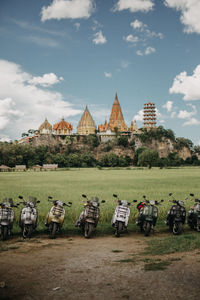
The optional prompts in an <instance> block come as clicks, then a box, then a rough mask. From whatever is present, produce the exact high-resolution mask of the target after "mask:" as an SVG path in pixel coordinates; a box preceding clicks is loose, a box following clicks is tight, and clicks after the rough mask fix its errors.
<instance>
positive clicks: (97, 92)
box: [0, 0, 200, 145]
mask: <svg viewBox="0 0 200 300" xmlns="http://www.w3.org/2000/svg"><path fill="white" fill-rule="evenodd" d="M198 12H200V1H199V0H18V1H16V0H1V1H0V41H1V47H0V140H2V141H4V140H9V139H18V138H20V136H21V133H22V132H26V131H27V130H28V129H30V128H33V129H37V128H38V127H39V126H40V124H41V123H42V122H43V120H44V118H45V117H47V118H48V120H49V121H50V122H51V123H52V124H54V123H56V122H58V121H59V120H60V119H61V118H62V117H65V119H66V120H67V121H68V122H71V123H72V124H73V126H74V131H76V126H77V123H78V121H79V119H80V117H81V114H82V112H83V110H84V108H85V105H86V104H87V105H88V107H89V110H90V112H91V113H92V116H93V118H94V120H95V122H96V124H97V125H98V124H101V123H102V122H104V121H105V119H108V118H109V115H110V111H111V107H112V103H113V100H114V97H115V93H116V92H117V93H118V98H119V101H120V104H121V107H122V111H123V114H124V118H125V121H126V123H127V125H129V124H130V122H131V121H132V120H133V119H136V120H137V122H138V125H139V126H142V121H141V120H142V108H143V105H144V103H145V102H149V101H151V102H154V103H155V104H156V107H157V109H158V121H157V124H158V125H163V126H164V127H165V128H171V129H172V130H174V132H175V134H176V136H183V137H186V138H190V139H191V140H192V141H193V142H194V143H195V144H196V145H197V144H200V134H199V129H200V116H199V111H200V51H199V50H200V18H199V14H198Z"/></svg>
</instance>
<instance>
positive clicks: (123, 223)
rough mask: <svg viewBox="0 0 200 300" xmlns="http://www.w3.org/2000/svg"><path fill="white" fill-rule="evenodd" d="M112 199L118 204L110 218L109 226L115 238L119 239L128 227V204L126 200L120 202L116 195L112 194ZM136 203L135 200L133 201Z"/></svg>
mask: <svg viewBox="0 0 200 300" xmlns="http://www.w3.org/2000/svg"><path fill="white" fill-rule="evenodd" d="M113 197H115V198H117V200H116V202H118V205H117V207H116V208H115V212H114V214H113V217H112V221H111V224H112V226H113V227H114V228H115V236H116V237H120V234H121V233H122V231H123V230H124V229H126V228H127V226H128V221H129V216H130V208H129V206H130V205H131V203H130V202H128V201H126V200H120V199H119V198H118V196H117V195H116V194H113ZM133 201H134V202H137V200H133Z"/></svg>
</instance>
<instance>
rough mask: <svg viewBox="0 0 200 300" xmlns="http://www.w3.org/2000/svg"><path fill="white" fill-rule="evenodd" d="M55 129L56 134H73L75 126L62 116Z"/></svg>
mask: <svg viewBox="0 0 200 300" xmlns="http://www.w3.org/2000/svg"><path fill="white" fill-rule="evenodd" d="M53 129H54V132H55V134H56V135H71V132H72V130H73V126H72V125H71V124H70V123H68V122H66V121H65V120H64V118H62V120H61V121H60V122H59V123H57V124H54V126H53Z"/></svg>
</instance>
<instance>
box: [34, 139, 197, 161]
mask: <svg viewBox="0 0 200 300" xmlns="http://www.w3.org/2000/svg"><path fill="white" fill-rule="evenodd" d="M71 139H72V140H70V138H68V140H67V139H66V138H62V137H59V136H55V135H52V134H48V135H40V136H38V137H35V138H34V139H33V140H32V142H31V145H32V146H33V147H38V146H48V147H50V148H51V147H52V148H53V147H58V146H61V147H62V149H63V150H65V149H67V147H68V146H69V145H70V148H71V150H72V151H74V152H76V151H79V152H81V153H84V152H90V153H91V154H92V155H93V156H94V157H95V158H96V159H99V157H101V156H102V155H104V154H106V153H110V152H113V153H115V154H116V155H118V156H121V155H122V156H123V157H125V156H126V155H128V156H130V157H131V158H134V153H135V151H136V150H137V149H138V148H140V147H147V148H150V149H154V150H156V151H157V152H158V154H159V157H160V158H165V157H168V155H169V153H171V152H176V153H178V155H179V157H180V158H182V159H184V160H186V159H187V158H188V157H191V156H192V154H191V151H190V149H189V148H187V147H185V146H184V147H183V148H182V149H180V150H177V149H175V147H174V144H173V142H172V141H171V140H170V139H163V140H162V141H158V140H155V139H152V141H151V142H150V143H142V142H141V140H140V139H139V137H138V136H134V137H133V138H132V139H133V140H134V142H135V147H134V148H132V147H130V146H128V147H122V146H118V145H117V143H116V139H112V140H111V141H110V143H109V146H110V149H106V145H105V143H100V144H99V146H97V147H93V146H92V145H91V144H89V143H88V142H87V138H86V137H84V136H82V137H79V139H78V138H77V136H72V137H71Z"/></svg>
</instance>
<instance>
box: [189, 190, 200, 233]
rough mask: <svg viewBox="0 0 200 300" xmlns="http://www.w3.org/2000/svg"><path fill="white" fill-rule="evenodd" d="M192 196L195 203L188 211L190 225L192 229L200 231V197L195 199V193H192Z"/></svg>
mask: <svg viewBox="0 0 200 300" xmlns="http://www.w3.org/2000/svg"><path fill="white" fill-rule="evenodd" d="M190 196H191V197H192V198H193V199H192V200H193V201H195V204H194V205H193V206H192V207H191V208H190V210H189V211H188V218H187V221H188V225H189V226H190V228H191V229H196V230H197V231H198V232H200V199H197V198H196V199H194V194H190Z"/></svg>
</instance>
